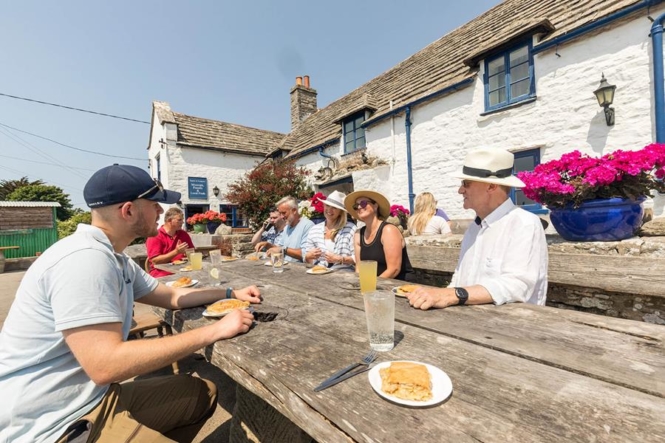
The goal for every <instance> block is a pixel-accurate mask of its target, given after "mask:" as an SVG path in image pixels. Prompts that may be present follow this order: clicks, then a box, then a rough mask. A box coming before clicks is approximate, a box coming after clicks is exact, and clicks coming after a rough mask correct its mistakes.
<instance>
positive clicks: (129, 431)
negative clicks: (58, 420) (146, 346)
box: [58, 375, 217, 443]
mask: <svg viewBox="0 0 665 443" xmlns="http://www.w3.org/2000/svg"><path fill="white" fill-rule="evenodd" d="M216 402H217V388H216V387H215V385H214V384H213V383H212V382H209V381H207V380H203V379H200V378H195V377H192V376H189V375H167V376H163V377H155V378H150V379H147V380H138V381H130V382H126V383H122V384H118V383H113V384H112V385H111V386H110V387H109V390H108V392H107V393H106V395H105V396H104V398H102V401H101V402H100V403H99V404H98V405H97V406H96V407H95V408H94V409H93V410H92V411H91V412H90V413H89V414H87V415H85V416H83V417H81V419H80V420H79V421H77V422H76V423H74V424H72V425H71V426H70V427H69V429H68V431H67V432H66V433H65V435H63V436H62V437H61V438H60V440H58V443H65V442H88V443H91V442H100V443H103V442H109V443H118V442H141V443H143V442H173V441H178V442H180V441H191V439H192V438H193V437H194V436H195V435H196V432H197V431H198V430H199V429H200V428H201V427H202V426H203V424H204V423H205V419H206V418H208V417H209V416H210V415H212V413H213V411H214V409H215V405H216Z"/></svg>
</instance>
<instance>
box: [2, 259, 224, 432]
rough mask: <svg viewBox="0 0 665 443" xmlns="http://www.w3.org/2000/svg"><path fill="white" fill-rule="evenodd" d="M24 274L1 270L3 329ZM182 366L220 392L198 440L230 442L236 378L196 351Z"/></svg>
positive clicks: (161, 371) (156, 373) (139, 306)
mask: <svg viewBox="0 0 665 443" xmlns="http://www.w3.org/2000/svg"><path fill="white" fill-rule="evenodd" d="M24 275H25V271H16V272H5V273H3V274H0V329H1V328H2V326H3V324H4V322H5V318H6V317H7V313H8V312H9V307H10V306H11V304H12V301H13V300H14V294H16V289H17V288H18V285H19V284H20V282H21V279H22V278H23V276H24ZM136 307H137V309H136V310H137V312H141V311H142V310H144V309H149V308H147V307H145V306H143V305H140V304H137V306H136ZM179 367H180V373H195V374H197V375H199V376H200V377H202V378H206V379H208V380H212V381H214V382H215V384H216V385H217V389H218V391H219V393H220V395H219V399H218V402H217V409H216V410H215V413H214V415H213V416H212V417H211V418H210V419H209V420H208V422H207V423H206V424H205V426H204V427H203V428H202V429H201V431H200V432H199V433H198V434H197V436H196V438H195V439H194V442H201V443H212V442H222V443H223V442H228V441H229V438H228V437H229V429H230V426H231V413H232V411H233V406H234V405H235V387H236V385H235V382H234V381H233V380H232V379H230V378H229V377H228V376H227V375H226V374H224V372H222V371H221V370H219V369H218V368H216V367H214V366H212V365H210V364H208V363H207V362H206V361H205V359H204V358H203V357H202V356H201V355H199V354H192V355H191V356H189V357H187V358H186V359H183V360H181V361H180V362H179ZM170 373H171V367H170V366H169V367H168V368H165V369H163V370H160V371H157V372H155V373H153V374H149V375H146V376H144V377H150V376H155V375H163V374H170Z"/></svg>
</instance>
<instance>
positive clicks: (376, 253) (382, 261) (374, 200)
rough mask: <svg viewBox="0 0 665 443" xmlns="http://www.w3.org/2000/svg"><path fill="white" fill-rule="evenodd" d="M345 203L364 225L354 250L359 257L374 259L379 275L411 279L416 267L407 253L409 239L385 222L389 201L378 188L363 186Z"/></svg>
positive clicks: (357, 235) (359, 232)
mask: <svg viewBox="0 0 665 443" xmlns="http://www.w3.org/2000/svg"><path fill="white" fill-rule="evenodd" d="M344 206H346V210H347V211H349V214H351V216H352V217H353V218H355V219H358V220H361V221H362V222H363V223H365V226H363V227H362V228H360V229H359V230H358V232H357V233H356V235H355V239H354V250H355V255H356V262H358V260H375V261H376V263H377V266H376V268H377V269H376V272H377V276H379V277H383V278H396V279H399V280H406V281H409V280H411V279H412V277H413V268H412V267H411V262H410V261H409V255H408V254H407V253H406V242H405V241H404V237H403V236H402V233H401V232H399V229H397V227H396V226H394V225H391V224H390V223H386V222H385V219H386V218H388V216H389V215H390V203H389V202H388V199H387V198H386V197H384V196H383V195H381V194H379V193H378V192H375V191H369V190H362V191H355V192H352V193H351V194H349V195H348V196H347V197H346V199H345V200H344Z"/></svg>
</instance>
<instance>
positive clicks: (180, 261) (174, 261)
mask: <svg viewBox="0 0 665 443" xmlns="http://www.w3.org/2000/svg"><path fill="white" fill-rule="evenodd" d="M185 262H186V260H173V264H174V265H182V264H183V263H185Z"/></svg>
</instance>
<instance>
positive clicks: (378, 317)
mask: <svg viewBox="0 0 665 443" xmlns="http://www.w3.org/2000/svg"><path fill="white" fill-rule="evenodd" d="M363 301H364V302H365V315H366V317H367V332H368V333H369V346H370V348H372V349H374V350H376V351H379V352H386V351H390V350H391V349H392V348H393V347H394V346H395V294H393V293H392V291H372V292H366V293H364V294H363Z"/></svg>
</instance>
